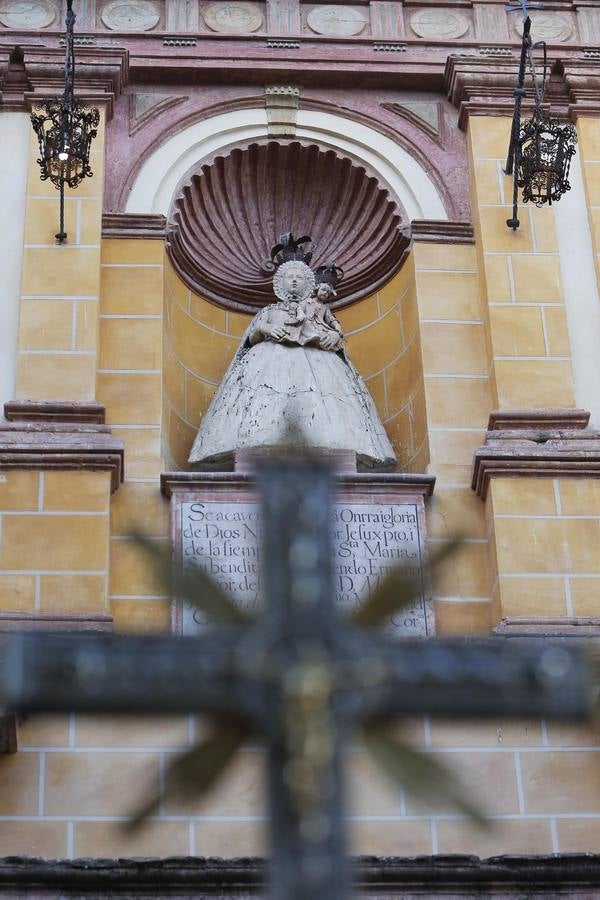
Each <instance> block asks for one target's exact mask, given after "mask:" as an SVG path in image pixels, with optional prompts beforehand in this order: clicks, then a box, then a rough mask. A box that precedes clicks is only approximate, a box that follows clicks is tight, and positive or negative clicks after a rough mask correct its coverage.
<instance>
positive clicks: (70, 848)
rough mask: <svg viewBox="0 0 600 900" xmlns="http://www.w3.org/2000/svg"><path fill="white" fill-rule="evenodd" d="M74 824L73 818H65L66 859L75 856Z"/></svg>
mask: <svg viewBox="0 0 600 900" xmlns="http://www.w3.org/2000/svg"><path fill="white" fill-rule="evenodd" d="M74 832H75V824H74V822H73V820H71V819H69V820H67V859H74V858H75V837H74Z"/></svg>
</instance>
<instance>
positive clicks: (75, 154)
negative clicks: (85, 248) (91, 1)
mask: <svg viewBox="0 0 600 900" xmlns="http://www.w3.org/2000/svg"><path fill="white" fill-rule="evenodd" d="M74 25H75V13H74V12H73V0H67V16H66V35H65V48H66V49H65V89H64V93H63V96H62V98H61V97H54V98H52V99H50V100H47V101H46V102H45V103H42V104H41V105H40V107H39V110H40V111H39V112H37V113H35V112H33V113H32V114H31V124H32V125H33V130H34V131H35V133H36V135H37V138H38V142H39V147H40V156H39V159H38V163H39V166H40V169H41V176H40V177H41V180H42V181H46V180H48V179H50V181H51V182H52V184H53V185H54V186H55V187H56V188H57V189H58V191H60V225H59V231H58V234H57V235H56V240H57V241H58V243H59V244H62V243H64V241H65V240H66V238H67V233H66V231H65V224H64V218H65V185H68V187H70V188H76V187H77V186H78V185H79V184H80V183H81V182H82V181H83V179H84V178H90V177H91V176H92V175H93V172H92V170H91V167H90V147H91V144H92V141H93V139H94V138H95V137H96V135H97V133H98V132H97V128H98V124H99V122H100V113H99V111H98V110H97V109H96V108H95V107H91V108H86V107H84V106H82V105H81V103H80V102H79V101H78V100H76V99H75V54H74V47H73V28H74Z"/></svg>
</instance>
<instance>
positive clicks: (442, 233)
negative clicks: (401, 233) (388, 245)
mask: <svg viewBox="0 0 600 900" xmlns="http://www.w3.org/2000/svg"><path fill="white" fill-rule="evenodd" d="M410 232H411V235H412V239H413V241H419V242H420V243H428V244H474V243H475V234H474V232H473V226H472V225H471V223H470V222H451V221H441V220H437V219H432V220H430V219H413V220H412V222H411V223H410Z"/></svg>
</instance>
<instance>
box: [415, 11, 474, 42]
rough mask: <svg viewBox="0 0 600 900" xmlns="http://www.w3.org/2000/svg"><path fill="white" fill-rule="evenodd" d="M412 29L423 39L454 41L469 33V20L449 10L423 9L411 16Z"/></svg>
mask: <svg viewBox="0 0 600 900" xmlns="http://www.w3.org/2000/svg"><path fill="white" fill-rule="evenodd" d="M410 27H411V28H412V30H413V31H414V33H415V34H416V35H418V36H419V37H422V38H434V39H437V40H453V39H454V38H459V37H462V36H463V34H466V33H467V31H468V30H469V20H468V19H467V17H466V16H463V14H462V13H459V12H453V11H450V10H447V9H421V10H419V12H416V13H413V15H412V16H411V19H410Z"/></svg>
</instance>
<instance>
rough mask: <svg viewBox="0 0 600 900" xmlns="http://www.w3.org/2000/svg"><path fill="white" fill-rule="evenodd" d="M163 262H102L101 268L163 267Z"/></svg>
mask: <svg viewBox="0 0 600 900" xmlns="http://www.w3.org/2000/svg"><path fill="white" fill-rule="evenodd" d="M162 267H163V265H162V263H104V262H101V263H100V268H101V269H162Z"/></svg>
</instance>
